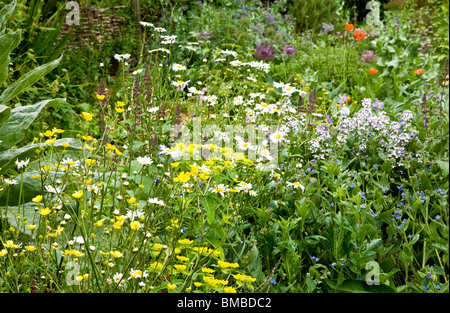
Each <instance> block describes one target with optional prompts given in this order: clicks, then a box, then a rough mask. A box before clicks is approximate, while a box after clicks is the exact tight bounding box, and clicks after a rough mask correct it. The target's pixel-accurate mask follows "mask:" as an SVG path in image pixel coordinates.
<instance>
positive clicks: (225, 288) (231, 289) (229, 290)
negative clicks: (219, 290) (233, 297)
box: [223, 286, 237, 293]
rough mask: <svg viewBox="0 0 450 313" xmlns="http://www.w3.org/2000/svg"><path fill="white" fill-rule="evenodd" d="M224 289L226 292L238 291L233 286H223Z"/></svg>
mask: <svg viewBox="0 0 450 313" xmlns="http://www.w3.org/2000/svg"><path fill="white" fill-rule="evenodd" d="M223 291H225V292H226V293H237V291H236V289H234V288H233V287H229V286H228V287H223Z"/></svg>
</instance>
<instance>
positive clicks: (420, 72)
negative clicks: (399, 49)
mask: <svg viewBox="0 0 450 313" xmlns="http://www.w3.org/2000/svg"><path fill="white" fill-rule="evenodd" d="M423 72H425V69H424V68H423V67H422V68H419V69H418V70H415V71H414V73H416V74H417V75H420V74H423Z"/></svg>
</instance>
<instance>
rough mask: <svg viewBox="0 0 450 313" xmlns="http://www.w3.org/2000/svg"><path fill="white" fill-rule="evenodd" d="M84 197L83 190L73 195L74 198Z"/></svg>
mask: <svg viewBox="0 0 450 313" xmlns="http://www.w3.org/2000/svg"><path fill="white" fill-rule="evenodd" d="M82 196H83V192H82V191H81V190H79V191H76V192H74V193H73V194H72V197H74V198H77V199H80V198H81V197H82Z"/></svg>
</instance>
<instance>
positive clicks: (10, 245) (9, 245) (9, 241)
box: [5, 240, 19, 249]
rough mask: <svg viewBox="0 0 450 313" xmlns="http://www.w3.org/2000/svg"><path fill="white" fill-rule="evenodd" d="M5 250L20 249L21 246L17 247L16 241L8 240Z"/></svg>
mask: <svg viewBox="0 0 450 313" xmlns="http://www.w3.org/2000/svg"><path fill="white" fill-rule="evenodd" d="M5 248H9V249H13V248H19V245H15V244H14V241H12V240H8V241H7V242H6V244H5Z"/></svg>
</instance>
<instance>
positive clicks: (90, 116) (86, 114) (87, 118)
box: [81, 112, 93, 122]
mask: <svg viewBox="0 0 450 313" xmlns="http://www.w3.org/2000/svg"><path fill="white" fill-rule="evenodd" d="M81 115H83V118H84V119H85V120H86V121H88V122H90V121H92V116H93V115H92V114H91V113H87V112H81Z"/></svg>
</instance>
